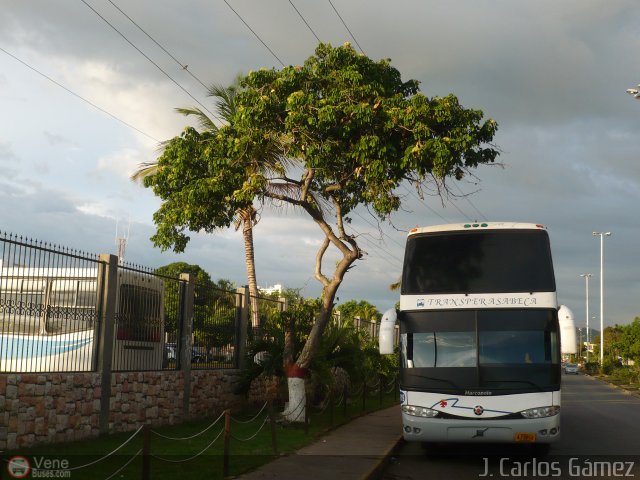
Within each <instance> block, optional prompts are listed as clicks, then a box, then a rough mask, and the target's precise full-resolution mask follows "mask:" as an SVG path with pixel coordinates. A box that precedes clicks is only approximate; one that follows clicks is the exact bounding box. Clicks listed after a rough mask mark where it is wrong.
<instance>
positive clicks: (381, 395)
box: [378, 374, 384, 407]
mask: <svg viewBox="0 0 640 480" xmlns="http://www.w3.org/2000/svg"><path fill="white" fill-rule="evenodd" d="M379 379H380V380H379V381H378V385H379V387H378V388H379V389H380V390H379V392H378V393H379V394H380V406H381V407H382V397H383V395H384V388H383V387H384V382H383V381H382V380H383V379H384V376H383V375H382V374H380V377H379Z"/></svg>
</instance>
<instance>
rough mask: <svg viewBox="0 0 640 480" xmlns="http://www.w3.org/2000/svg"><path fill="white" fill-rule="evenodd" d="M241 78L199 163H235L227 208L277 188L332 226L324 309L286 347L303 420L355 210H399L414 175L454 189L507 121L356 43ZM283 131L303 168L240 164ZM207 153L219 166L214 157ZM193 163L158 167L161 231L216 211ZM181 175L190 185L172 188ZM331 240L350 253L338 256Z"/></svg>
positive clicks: (356, 255) (491, 156)
mask: <svg viewBox="0 0 640 480" xmlns="http://www.w3.org/2000/svg"><path fill="white" fill-rule="evenodd" d="M240 82H241V86H242V90H241V92H240V93H239V94H238V96H237V98H236V99H235V102H236V110H235V113H234V116H233V119H232V120H231V121H230V122H229V124H228V125H227V126H224V127H222V128H220V130H219V132H218V133H217V135H216V142H215V146H212V145H211V146H209V147H208V148H209V155H203V157H202V159H201V162H202V165H200V166H199V167H195V168H196V169H200V170H208V171H209V172H210V173H211V175H212V176H214V177H216V180H213V179H210V180H209V181H211V182H219V181H223V178H221V176H220V171H219V169H220V168H229V169H230V170H231V172H232V173H233V175H232V176H231V177H230V179H229V183H233V185H234V187H233V188H232V189H231V190H233V192H232V193H229V188H225V189H224V190H225V191H226V193H225V195H226V197H225V199H226V200H227V201H228V202H229V203H230V204H233V205H232V207H231V208H229V207H225V206H224V205H223V206H222V207H223V212H229V211H231V210H237V208H238V207H239V206H241V205H243V204H249V203H251V202H252V201H254V200H255V199H259V200H262V201H264V200H265V199H272V200H276V201H278V202H279V203H275V205H278V204H280V205H290V206H295V207H297V208H298V209H301V210H302V211H304V212H305V213H306V214H307V215H308V216H309V217H310V218H311V219H312V220H313V221H314V222H315V223H316V224H317V225H318V227H319V229H320V235H321V237H322V241H321V245H320V247H319V249H318V251H317V253H316V258H315V278H316V279H317V280H318V281H319V282H320V283H321V285H322V295H321V308H320V312H319V314H318V316H317V319H316V321H315V323H314V325H313V328H312V330H311V333H310V334H309V336H308V338H307V341H306V343H305V345H304V347H303V349H302V351H301V353H300V354H299V355H298V356H297V358H285V362H286V363H287V368H286V372H287V377H288V385H289V407H288V409H287V410H286V411H285V414H286V416H287V417H288V418H289V419H290V420H293V421H299V420H301V419H303V418H304V405H305V403H306V402H305V389H304V377H305V375H306V374H307V371H308V368H309V366H310V364H311V361H312V360H313V358H314V355H315V354H316V352H317V351H318V346H319V343H320V337H321V336H322V334H323V332H324V330H325V328H326V326H327V324H328V322H329V320H330V318H331V314H332V310H333V307H334V300H335V297H336V293H337V291H338V288H339V287H340V284H341V283H342V281H343V279H344V276H345V274H346V273H347V271H348V270H349V269H350V268H351V267H352V266H353V264H354V263H355V262H356V261H357V260H359V259H361V258H362V257H363V253H364V252H363V250H362V249H361V247H360V245H359V243H358V238H357V236H356V235H354V233H353V232H352V231H351V230H350V228H349V223H350V220H351V219H350V215H351V214H352V213H353V212H354V210H355V209H356V208H358V207H366V208H368V209H369V210H370V211H373V212H375V214H377V215H378V216H379V218H380V219H382V220H384V219H387V218H388V217H389V215H391V214H392V213H393V212H394V211H396V210H398V209H399V208H400V206H401V198H400V196H399V195H398V194H397V189H398V187H399V186H400V185H401V184H403V183H410V184H413V185H414V186H416V187H417V188H422V187H424V186H425V185H427V184H431V185H432V186H433V185H435V186H436V188H437V190H438V191H439V192H441V193H443V192H445V193H446V191H447V183H446V181H447V180H448V179H457V180H460V179H462V178H463V177H464V176H465V175H467V174H468V173H469V170H470V169H472V168H475V167H477V166H478V165H480V164H488V163H492V162H493V161H494V160H495V158H496V156H497V155H498V151H497V150H496V149H495V148H493V147H492V145H491V144H490V142H491V141H492V140H493V137H494V135H495V133H496V129H497V124H496V122H495V121H493V120H486V121H483V112H482V111H480V110H473V109H466V108H464V107H462V106H461V105H460V103H459V102H458V99H457V98H456V97H455V96H454V95H448V96H445V97H432V98H429V97H427V96H425V95H423V94H422V93H420V91H419V88H418V82H417V81H415V80H409V81H406V82H405V81H402V79H401V75H400V73H399V72H398V70H397V69H395V68H394V67H392V66H391V64H390V61H389V60H380V61H374V60H371V59H369V58H368V57H366V56H365V55H361V54H358V53H357V52H356V51H355V50H354V49H353V48H352V47H351V46H350V45H349V44H345V45H343V46H341V47H337V48H333V47H331V46H330V45H326V44H320V45H319V46H318V48H317V49H316V52H315V54H314V55H312V56H311V57H309V58H308V59H307V60H306V61H305V63H304V64H303V65H302V66H291V67H285V68H283V69H281V70H275V69H270V70H269V69H261V70H258V71H254V72H251V73H249V74H248V75H246V76H245V77H243V78H242V79H241V80H240ZM275 139H277V141H279V142H280V143H281V144H282V145H283V146H284V148H286V157H287V158H288V159H290V160H294V161H295V168H291V165H284V164H282V165H280V166H279V168H276V169H272V170H271V171H270V172H268V174H267V172H265V171H261V170H259V169H246V168H245V169H243V170H241V171H237V170H235V167H236V166H238V165H241V164H242V160H243V159H246V158H252V157H255V152H259V151H260V150H261V149H262V148H264V145H265V144H266V143H268V142H273V141H274V140H275ZM214 150H215V154H213V153H212V152H213V151H214ZM176 158H181V156H180V155H178V156H177V157H176ZM207 162H212V165H211V166H209V167H207ZM213 164H215V165H217V166H218V169H217V170H216V168H214V166H213ZM221 165H223V166H222V167H221ZM193 168H194V166H192V165H188V164H186V163H185V164H184V165H182V164H180V162H179V161H177V162H175V163H174V164H172V166H171V169H172V174H171V175H170V178H168V177H161V176H158V177H154V179H153V182H152V183H150V184H149V186H152V187H153V188H154V192H155V193H156V194H157V195H159V196H160V197H161V198H162V200H163V203H162V205H161V207H160V210H159V211H158V212H157V213H156V215H155V217H154V220H155V222H156V224H157V233H156V236H155V239H156V242H158V241H159V242H161V243H164V244H165V245H170V244H177V245H180V241H181V239H182V237H181V236H180V235H179V234H181V232H182V230H183V229H184V228H185V225H186V224H185V223H181V221H180V219H181V215H182V212H183V211H184V210H189V211H194V212H202V215H204V216H206V215H212V213H211V211H210V209H211V204H210V203H207V195H200V194H199V191H198V190H197V189H196V190H194V191H192V190H191V189H190V187H189V185H188V184H187V183H185V182H182V179H183V178H189V177H191V176H192V175H193ZM178 184H179V185H181V186H182V187H184V189H182V188H167V187H169V186H175V185H178ZM239 184H240V185H239ZM213 189H214V190H216V189H217V187H213ZM177 198H179V199H180V200H181V201H180V202H176V200H175V199H177ZM330 248H332V249H335V250H336V251H337V252H338V257H339V260H338V261H337V263H333V262H331V266H330V267H327V263H329V262H328V261H326V254H327V251H328V250H329V249H330ZM289 351H292V350H289Z"/></svg>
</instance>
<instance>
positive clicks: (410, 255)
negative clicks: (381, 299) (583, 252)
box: [402, 230, 555, 295]
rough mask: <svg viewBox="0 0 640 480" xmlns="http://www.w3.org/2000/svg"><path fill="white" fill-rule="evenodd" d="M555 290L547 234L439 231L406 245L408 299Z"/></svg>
mask: <svg viewBox="0 0 640 480" xmlns="http://www.w3.org/2000/svg"><path fill="white" fill-rule="evenodd" d="M553 291H555V280H554V276H553V265H552V262H551V250H550V247H549V237H548V235H547V232H546V231H544V230H493V231H481V232H479V231H472V232H440V233H436V234H423V235H415V236H411V237H409V239H408V240H407V248H406V252H405V259H404V270H403V275H402V294H403V295H420V294H455V293H505V292H553Z"/></svg>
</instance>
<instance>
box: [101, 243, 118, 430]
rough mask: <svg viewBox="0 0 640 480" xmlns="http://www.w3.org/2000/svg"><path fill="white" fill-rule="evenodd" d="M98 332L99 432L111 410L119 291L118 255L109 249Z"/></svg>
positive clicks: (103, 269)
mask: <svg viewBox="0 0 640 480" xmlns="http://www.w3.org/2000/svg"><path fill="white" fill-rule="evenodd" d="M97 292H98V295H99V302H100V303H99V305H98V314H99V317H98V318H99V319H100V322H99V327H98V328H99V332H98V334H99V335H98V353H97V370H98V372H100V374H101V381H100V388H101V390H100V419H99V425H100V433H107V432H108V431H109V411H110V409H111V403H110V400H111V368H112V365H113V338H114V330H115V324H116V320H115V316H116V295H117V292H118V257H117V256H115V255H111V254H108V253H103V254H100V256H99V263H98V286H97Z"/></svg>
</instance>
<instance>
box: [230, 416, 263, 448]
mask: <svg viewBox="0 0 640 480" xmlns="http://www.w3.org/2000/svg"><path fill="white" fill-rule="evenodd" d="M267 420H269V415H266V416H265V417H264V420H263V422H262V425H260V427H259V428H258V430H257V431H256V433H254V434H253V435H251V436H250V437H248V438H238V437H236V436H235V435H234V434H231V438H233V439H234V440H237V441H238V442H248V441H250V440H253V439H254V438H256V437H257V436H258V434H259V433H260V432H261V431H262V429H263V428H264V426H265V425H266V423H267Z"/></svg>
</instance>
